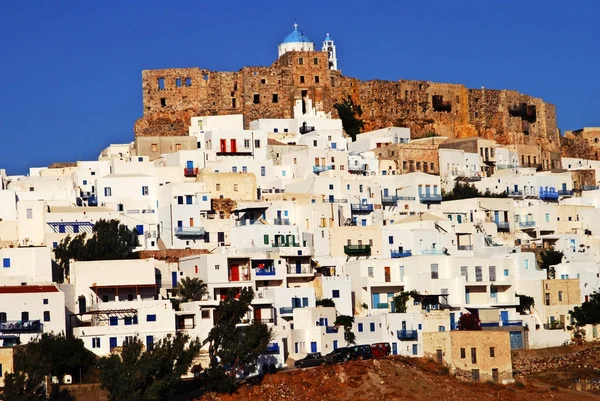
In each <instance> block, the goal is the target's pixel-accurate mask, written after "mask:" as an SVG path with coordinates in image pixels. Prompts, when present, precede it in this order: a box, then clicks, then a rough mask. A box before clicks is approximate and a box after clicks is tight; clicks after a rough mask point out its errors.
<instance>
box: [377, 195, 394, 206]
mask: <svg viewBox="0 0 600 401" xmlns="http://www.w3.org/2000/svg"><path fill="white" fill-rule="evenodd" d="M381 203H383V204H384V205H393V204H396V203H398V196H382V197H381Z"/></svg>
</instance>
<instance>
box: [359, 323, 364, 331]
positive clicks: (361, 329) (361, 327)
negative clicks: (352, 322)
mask: <svg viewBox="0 0 600 401" xmlns="http://www.w3.org/2000/svg"><path fill="white" fill-rule="evenodd" d="M362 331H363V324H362V323H359V324H358V332H359V333H362Z"/></svg>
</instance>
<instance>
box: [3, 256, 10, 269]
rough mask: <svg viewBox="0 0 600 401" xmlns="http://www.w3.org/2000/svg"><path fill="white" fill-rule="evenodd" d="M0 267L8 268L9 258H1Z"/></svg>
mask: <svg viewBox="0 0 600 401" xmlns="http://www.w3.org/2000/svg"><path fill="white" fill-rule="evenodd" d="M2 267H5V268H9V267H10V258H3V259H2Z"/></svg>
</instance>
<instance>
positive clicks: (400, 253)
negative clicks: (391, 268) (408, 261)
mask: <svg viewBox="0 0 600 401" xmlns="http://www.w3.org/2000/svg"><path fill="white" fill-rule="evenodd" d="M390 256H391V257H392V259H398V258H407V257H409V256H412V251H411V250H410V249H405V250H403V251H394V250H391V251H390Z"/></svg>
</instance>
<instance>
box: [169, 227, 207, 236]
mask: <svg viewBox="0 0 600 401" xmlns="http://www.w3.org/2000/svg"><path fill="white" fill-rule="evenodd" d="M175 235H176V236H181V237H197V236H203V235H204V227H175Z"/></svg>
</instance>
